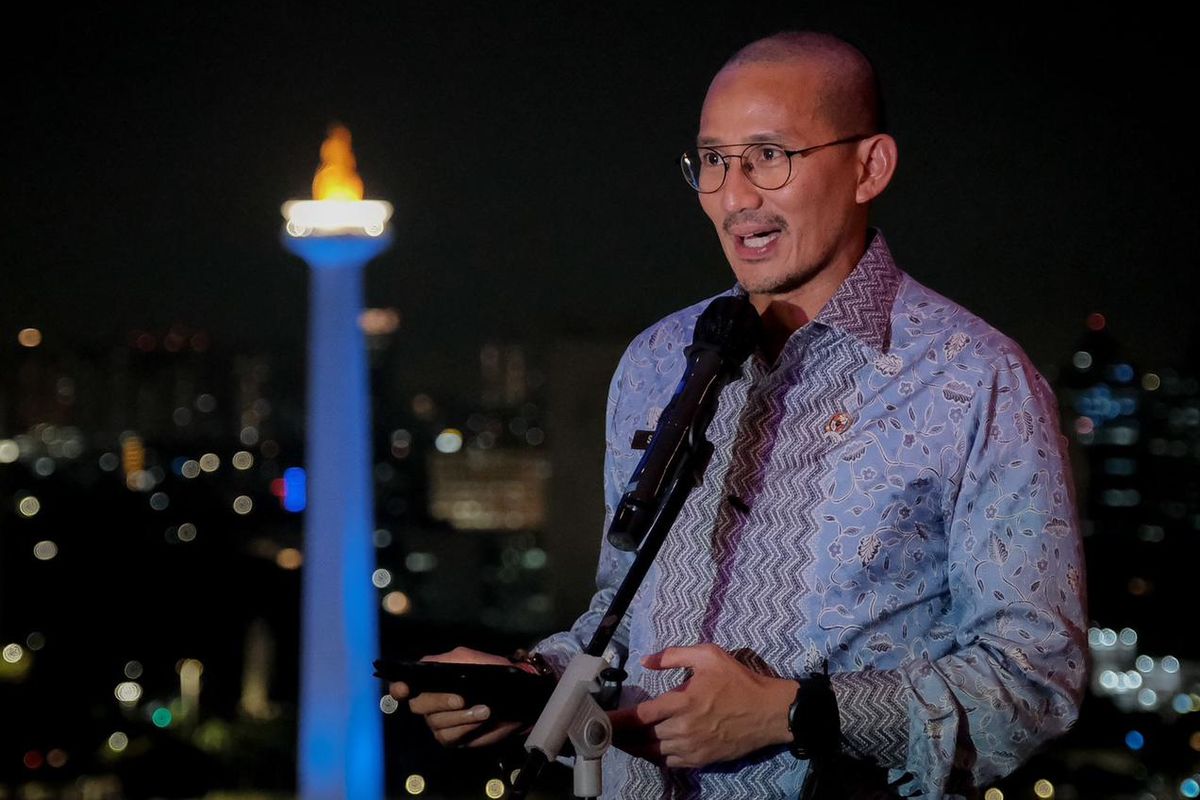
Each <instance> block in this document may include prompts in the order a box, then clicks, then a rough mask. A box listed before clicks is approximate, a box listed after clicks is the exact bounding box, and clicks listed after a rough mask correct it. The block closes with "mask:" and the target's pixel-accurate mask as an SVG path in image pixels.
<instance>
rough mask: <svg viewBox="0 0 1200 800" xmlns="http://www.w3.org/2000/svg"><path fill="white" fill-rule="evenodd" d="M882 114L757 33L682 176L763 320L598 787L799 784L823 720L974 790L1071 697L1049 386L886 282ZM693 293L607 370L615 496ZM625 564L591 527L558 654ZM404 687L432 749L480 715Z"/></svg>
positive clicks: (706, 114) (860, 69) (546, 653)
mask: <svg viewBox="0 0 1200 800" xmlns="http://www.w3.org/2000/svg"><path fill="white" fill-rule="evenodd" d="M882 125H883V120H882V113H881V103H880V101H879V96H878V91H877V84H876V81H875V76H874V71H873V69H872V67H871V65H870V63H869V62H868V61H867V59H866V58H865V57H864V56H863V55H862V54H861V53H860V52H859V51H858V50H856V49H855V48H853V47H851V46H850V45H848V44H846V43H845V42H842V41H840V40H838V39H836V38H834V37H832V36H828V35H823V34H814V33H788V34H780V35H777V36H773V37H770V38H768V39H764V40H761V41H758V42H755V43H753V44H751V45H749V46H748V47H746V48H744V49H743V50H742V51H741V52H739V53H738V54H737V55H735V56H734V57H733V59H731V60H730V61H729V63H727V64H726V65H725V67H724V68H722V70H721V71H720V72H719V73H718V74H717V76H716V78H715V79H714V80H713V82H712V85H711V86H710V88H709V91H708V94H707V96H706V97H705V100H704V106H703V109H702V112H701V117H700V130H699V136H698V139H697V147H696V148H695V149H693V150H691V151H689V152H688V153H687V154H685V156H684V158H683V162H682V163H683V167H684V173H685V177H686V178H687V179H688V181H689V183H691V184H692V186H693V188H695V189H696V190H697V191H698V192H699V193H700V194H699V197H700V204H701V206H702V207H703V209H704V211H705V213H706V214H707V215H708V217H709V218H710V219H711V220H712V222H713V225H714V226H715V228H716V231H717V235H718V237H719V238H720V241H721V245H722V247H723V248H724V251H725V255H726V258H727V259H728V260H729V263H730V265H731V266H732V268H733V271H734V274H735V275H736V277H737V282H738V286H737V288H735V291H739V292H745V293H747V294H748V295H749V298H750V300H751V302H752V303H753V305H754V306H755V308H756V309H757V310H758V311H759V313H760V314H761V316H762V319H763V323H764V331H765V339H764V341H763V343H762V344H761V346H760V348H759V352H757V353H756V354H755V355H752V356H751V357H750V358H749V359H748V360H747V361H746V363H745V365H744V366H743V368H742V371H741V374H740V376H738V377H737V378H735V379H734V380H733V381H732V382H731V383H730V384H729V385H728V386H727V387H726V388H725V389H724V390H723V392H722V394H721V397H720V404H719V408H718V410H717V413H716V416H715V418H714V420H713V423H712V425H711V427H710V428H709V431H708V436H709V439H710V440H711V441H712V442H713V444H714V447H715V452H714V455H713V458H712V461H711V463H710V464H709V466H708V469H707V472H706V473H705V476H704V480H703V482H702V484H701V485H700V486H698V487H697V488H696V490H695V491H694V492H693V493H692V495H691V496H690V497H689V499H688V502H687V503H686V504H685V506H684V508H683V511H682V513H681V515H680V518H679V520H678V521H677V523H676V524H675V526H674V528H673V529H672V532H671V534H670V536H669V537H668V538H667V540H666V543H665V545H664V547H663V549H662V552H661V553H660V554H659V557H658V559H657V562H656V564H655V567H654V568H653V569H652V570H651V572H650V574H649V576H648V577H647V581H646V583H645V585H644V586H643V587H642V590H641V591H640V592H639V594H638V596H637V597H636V598H635V600H634V603H633V605H632V607H631V608H630V612H629V614H628V615H627V617H626V619H625V621H624V623H623V625H622V627H621V629H620V631H619V633H618V637H617V640H618V643H619V644H620V646H621V647H622V648H623V649H624V650H625V651H627V660H626V664H625V668H626V669H627V671H628V672H629V680H628V682H627V683H626V687H625V691H624V693H623V695H622V703H621V706H622V707H621V708H620V709H619V710H617V711H615V712H613V714H612V719H613V723H614V728H615V731H616V737H617V738H616V742H617V745H618V747H620V748H621V751H616V752H614V753H612V754H610V756H609V757H608V758H607V759H606V774H605V785H606V791H607V793H609V794H611V795H613V796H621V797H632V798H642V797H658V796H672V797H693V796H704V797H710V796H711V797H734V796H738V797H784V796H795V795H796V793H797V791H798V790H799V789H800V787H801V786H802V784H803V782H804V780H805V778H806V775H808V773H809V768H810V767H809V765H810V761H808V760H806V759H804V758H798V757H797V753H796V750H797V745H802V748H801V749H807V750H811V749H814V748H818V747H820V745H821V742H822V741H825V742H828V741H834V742H837V741H839V739H838V737H839V734H840V742H841V750H842V752H843V753H845V754H847V755H849V756H851V757H853V758H856V759H862V760H863V761H865V762H869V763H870V764H873V765H876V766H877V767H879V768H881V769H886V770H887V772H888V777H887V778H886V779H882V780H879V781H878V783H879V784H882V783H885V782H891V783H893V784H895V785H898V786H899V787H900V791H901V792H902V793H903V794H915V793H917V792H922V793H923V795H924V796H925V797H941V796H946V795H959V794H975V793H976V792H977V791H978V788H979V787H981V786H983V785H986V784H987V783H988V782H990V781H992V780H995V779H996V778H998V777H1000V776H1002V775H1004V774H1006V773H1008V772H1010V771H1011V770H1012V769H1014V768H1015V767H1016V766H1017V765H1018V764H1019V763H1020V762H1021V761H1022V760H1023V759H1025V758H1026V757H1028V755H1029V754H1030V753H1031V752H1032V751H1033V750H1034V749H1035V748H1036V747H1037V746H1038V745H1039V744H1040V743H1042V742H1044V741H1045V740H1046V739H1048V738H1049V737H1051V736H1054V735H1057V734H1059V733H1061V732H1062V731H1063V730H1065V729H1066V728H1068V727H1069V726H1070V725H1071V724H1072V723H1073V722H1074V720H1075V718H1076V715H1077V712H1078V705H1079V702H1080V699H1081V693H1082V685H1083V682H1084V674H1085V660H1084V646H1083V645H1084V638H1083V630H1082V629H1083V616H1084V615H1083V601H1082V576H1081V570H1082V567H1081V563H1082V560H1081V553H1080V543H1079V538H1078V533H1077V523H1076V517H1075V512H1074V509H1073V491H1072V486H1071V481H1070V475H1069V473H1068V470H1067V464H1066V460H1065V457H1064V450H1065V444H1064V442H1063V441H1062V437H1061V436H1060V434H1059V432H1058V428H1057V414H1056V411H1055V402H1054V398H1053V396H1052V394H1051V392H1050V390H1049V388H1048V387H1047V386H1046V384H1045V382H1044V381H1043V380H1042V378H1041V376H1039V375H1038V374H1037V372H1036V371H1035V370H1034V368H1033V367H1032V366H1031V365H1030V364H1029V361H1028V359H1027V358H1026V357H1025V356H1024V354H1023V353H1022V352H1021V350H1020V349H1019V348H1018V347H1017V346H1016V345H1015V344H1014V343H1013V342H1012V341H1011V340H1009V339H1008V338H1006V337H1005V336H1003V335H1002V334H1000V333H999V332H997V331H996V330H994V329H993V328H991V327H990V326H988V325H987V324H986V323H984V322H983V321H981V320H980V319H978V318H977V317H974V316H973V315H971V314H970V313H969V312H967V311H965V310H964V309H962V308H960V307H958V306H957V305H955V304H954V303H952V302H951V301H949V300H946V299H945V298H942V297H940V296H938V295H937V294H934V293H933V292H931V291H929V290H928V289H926V288H924V287H923V286H921V285H919V284H918V283H916V282H915V281H914V280H912V279H911V278H910V277H908V276H907V275H905V274H904V273H902V272H901V271H900V270H899V269H898V268H897V267H896V266H895V264H894V262H893V260H892V257H891V254H890V252H889V250H888V247H887V245H886V243H885V242H884V240H883V237H882V235H881V234H880V233H878V232H877V231H873V230H871V229H870V228H869V227H868V225H867V211H868V208H869V205H870V203H871V201H872V200H874V198H876V197H877V196H878V195H879V194H880V193H881V192H882V191H883V190H884V189H885V188H886V186H887V185H888V183H889V181H890V180H891V177H892V174H893V172H894V170H895V166H896V158H897V154H896V144H895V142H894V140H893V139H892V138H891V137H890V136H888V135H887V134H886V133H884V132H883V128H882ZM704 305H705V303H700V304H697V305H695V306H693V307H691V308H688V309H685V310H683V311H681V312H678V313H676V314H673V315H671V316H669V317H667V318H666V319H664V320H662V321H661V322H659V323H658V324H656V325H654V326H652V327H651V328H649V329H648V330H647V331H645V332H644V333H643V334H641V335H640V336H638V337H637V338H636V339H635V340H634V341H633V343H632V344H631V345H630V347H629V349H628V350H627V351H626V353H625V356H624V358H623V359H622V361H621V363H620V365H619V366H618V368H617V371H616V374H615V375H614V378H613V382H612V386H611V390H610V395H609V416H608V447H607V458H606V465H605V490H606V502H607V507H608V511H609V516H610V517H611V513H612V509H613V508H614V507H615V505H616V503H617V501H618V499H619V498H620V495H621V493H622V491H623V489H624V486H625V483H626V481H627V480H628V477H629V475H630V473H631V472H632V470H633V468H634V467H635V465H636V464H637V461H638V458H639V456H640V453H639V452H638V451H637V450H635V449H633V447H632V446H631V442H632V440H633V438H634V434H635V433H636V432H637V431H638V430H649V429H653V427H654V425H655V423H656V421H657V417H658V414H659V413H660V412H661V409H662V408H663V407H664V406H665V405H666V404H667V403H668V402H669V400H670V397H671V393H672V391H673V389H674V387H675V385H676V383H677V381H678V380H679V377H680V375H681V374H682V370H683V366H684V359H683V356H682V350H683V348H684V347H685V346H686V345H687V343H688V342H689V341H690V339H691V331H692V328H693V326H694V324H695V321H696V319H697V317H698V315H699V313H700V311H701V310H702V309H703V307H704ZM630 561H631V555H630V554H626V553H621V552H618V551H616V550H615V549H613V548H612V547H610V546H609V545H608V543H607V542H605V543H604V544H603V549H602V553H601V556H600V565H599V571H598V579H597V583H598V586H599V587H600V589H599V592H598V593H597V594H596V596H595V598H594V599H593V602H592V604H591V607H590V609H589V610H588V611H587V612H586V613H585V614H583V616H581V617H580V618H579V620H578V621H577V622H576V623H575V625H574V626H573V627H572V629H571V630H570V631H568V632H564V633H561V634H557V635H555V636H552V637H550V638H549V639H547V640H545V641H543V642H542V643H540V644H539V645H537V647H536V648H535V650H536V651H537V652H538V653H539V654H540V656H541V657H542V658H543V659H544V661H545V662H546V663H547V664H548V665H549V666H550V668H551V669H553V670H554V671H555V672H561V670H562V669H563V668H564V667H565V665H566V663H567V662H568V661H569V660H570V657H571V656H572V655H573V654H574V653H576V652H578V651H579V650H580V648H581V647H582V644H583V643H584V642H586V640H587V638H588V637H590V635H591V634H592V632H593V631H594V629H595V627H596V624H597V623H598V622H599V617H600V615H601V614H602V613H603V611H604V610H605V608H606V607H607V605H608V601H609V599H610V598H611V596H612V593H613V591H614V590H615V587H616V586H617V584H618V583H619V581H620V579H621V577H622V575H623V574H624V571H625V569H626V568H627V566H628V564H629V563H630ZM438 658H442V659H444V660H479V661H491V662H494V663H504V662H505V660H504V659H499V658H497V657H495V656H488V655H486V654H480V653H476V652H474V651H468V650H464V649H459V650H456V651H453V652H452V653H449V654H444V655H443V656H440V657H438ZM825 671H827V672H828V676H829V677H828V682H827V683H824V684H823V683H822V682H821V680H820V679H818V678H813V677H810V676H813V675H814V673H823V672H825ZM797 679H803V681H802V682H800V683H798V681H797ZM798 687H799V688H798ZM830 687H831V690H832V697H833V698H834V699H835V700H836V713H835V714H834V716H833V718H832V720H831V719H829V718H827V717H823V716H822V715H823V713H827V712H828V711H829V709H830V708H832V706H828V705H826V704H825V699H826V697H827V695H828V693H829V692H830ZM393 690H394V693H395V694H396V695H397V696H399V697H403V696H405V694H406V690H405V687H403V686H402V685H396V686H394V689H393ZM410 707H411V708H412V710H413V711H414V712H416V713H420V714H424V715H426V718H427V721H428V722H429V724H430V727H431V728H432V729H433V730H434V732H435V735H436V736H437V737H438V739H439V740H440V741H442V742H443V743H447V744H449V743H455V742H460V741H463V740H465V739H470V737H472V736H475V735H476V734H479V733H481V729H479V727H478V726H479V725H480V722H481V720H484V719H486V716H487V709H462V708H461V698H457V697H454V696H450V695H428V694H427V695H422V696H418V697H415V698H413V699H412V701H411V703H410ZM493 724H494V723H493ZM515 728H516V725H515V724H513V723H504V724H499V725H495V727H493V728H490V729H486V728H485V729H482V735H479V736H478V738H475V739H473V740H472V743H473V744H486V743H490V742H493V741H496V740H498V739H500V738H502V737H503V736H505V735H508V734H510V733H512V732H513V731H514V730H515ZM839 728H840V732H839ZM800 755H805V753H800ZM866 774H867V772H866V771H862V772H861V773H860V776H863V775H866Z"/></svg>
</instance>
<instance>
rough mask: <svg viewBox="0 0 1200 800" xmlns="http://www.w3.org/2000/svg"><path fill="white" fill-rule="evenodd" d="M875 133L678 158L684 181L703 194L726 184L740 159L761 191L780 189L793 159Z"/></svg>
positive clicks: (700, 151)
mask: <svg viewBox="0 0 1200 800" xmlns="http://www.w3.org/2000/svg"><path fill="white" fill-rule="evenodd" d="M873 135H874V134H870V133H860V134H856V135H854V136H847V137H845V138H844V139H836V140H834V141H832V142H825V143H824V144H814V145H813V146H812V147H802V148H800V149H799V150H787V149H785V148H784V147H783V145H778V144H773V143H771V142H754V143H753V144H723V145H720V147H722V148H729V147H741V148H743V149H742V152H741V153H722V152H721V151H720V150H718V149H717V148H715V147H693V148H692V149H690V150H685V151H684V153H683V155H682V156H680V157H679V167H680V169H682V170H683V179H684V180H685V181H687V182H688V186H691V187H692V188H693V189H695V190H696V191H697V192H699V193H700V194H712V193H713V192H715V191H717V190H718V189H720V188H721V187H722V186H724V185H725V176H726V175H727V174H729V159H731V158H740V159H741V161H742V171H743V172H744V173H746V178H747V179H748V180H749V181H750V182H751V183H753V184H754V185H755V186H757V187H758V188H760V189H767V190H770V189H778V188H780V187H781V186H783V185H784V184H785V183H787V182H788V179H789V178H791V177H792V156H800V157H801V158H804V157H805V156H807V155H808V154H809V153H815V152H816V151H817V150H821V149H824V148H826V147H833V146H834V145H839V144H850V143H851V142H861V141H862V140H863V139H866V138H867V137H869V136H873Z"/></svg>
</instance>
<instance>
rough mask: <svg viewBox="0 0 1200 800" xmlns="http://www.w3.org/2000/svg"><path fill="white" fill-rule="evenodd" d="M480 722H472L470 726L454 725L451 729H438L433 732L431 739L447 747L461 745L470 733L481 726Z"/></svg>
mask: <svg viewBox="0 0 1200 800" xmlns="http://www.w3.org/2000/svg"><path fill="white" fill-rule="evenodd" d="M482 724H483V723H482V722H472V723H471V724H470V725H455V726H454V727H452V728H439V729H438V730H435V731H434V732H433V738H435V739H437V740H438V743H439V744H443V745H445V746H447V747H449V746H451V745H456V744H461V743H462V741H463V739H465V738H466V737H467V736H468V735H469V734H470V733H471V732H472V731H474V730H475V729H476V728H478V727H479V726H480V725H482Z"/></svg>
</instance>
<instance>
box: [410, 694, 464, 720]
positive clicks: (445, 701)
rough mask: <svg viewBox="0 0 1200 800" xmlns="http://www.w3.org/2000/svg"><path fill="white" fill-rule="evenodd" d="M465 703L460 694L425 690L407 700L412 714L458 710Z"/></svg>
mask: <svg viewBox="0 0 1200 800" xmlns="http://www.w3.org/2000/svg"><path fill="white" fill-rule="evenodd" d="M464 705H466V702H465V701H464V700H463V699H462V695H457V694H446V693H444V692H425V693H423V694H419V695H417V696H416V697H414V698H413V699H412V700H409V701H408V708H409V710H410V711H412V712H413V713H414V714H421V715H422V716H424V715H426V714H432V713H434V712H436V711H458V710H460V709H462V707H463V706H464Z"/></svg>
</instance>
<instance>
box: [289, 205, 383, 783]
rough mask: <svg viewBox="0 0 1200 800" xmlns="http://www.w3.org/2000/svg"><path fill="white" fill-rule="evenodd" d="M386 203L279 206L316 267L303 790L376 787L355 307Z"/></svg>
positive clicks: (374, 635) (372, 611) (366, 430)
mask: <svg viewBox="0 0 1200 800" xmlns="http://www.w3.org/2000/svg"><path fill="white" fill-rule="evenodd" d="M372 202H375V203H376V204H377V205H379V206H382V207H385V208H386V212H385V214H384V216H383V221H382V222H381V223H378V224H374V225H369V226H357V225H356V224H348V223H347V217H346V215H345V214H342V215H341V216H339V215H338V214H337V213H334V212H338V211H339V209H341V210H343V211H350V210H354V208H353V207H355V206H357V207H359V208H358V209H357V210H359V211H361V206H364V205H366V204H367V203H372ZM297 207H299V208H297ZM314 209H315V210H314ZM306 210H307V212H309V213H317V212H319V213H318V214H317V215H318V217H320V216H321V214H328V213H333V219H334V222H333V223H329V224H324V225H323V224H322V223H320V222H319V221H318V222H316V223H314V222H313V220H312V219H307V218H306V217H305V216H304V213H303V212H305V211H306ZM390 211H391V207H390V206H387V204H386V203H377V201H358V202H357V203H350V202H345V201H329V200H322V201H301V202H295V203H289V204H287V205H286V206H285V207H284V213H285V215H286V216H287V217H288V226H287V231H286V232H285V234H284V237H283V241H284V246H285V247H286V248H287V249H288V250H289V251H291V252H292V253H295V254H296V255H298V256H300V257H301V258H303V259H304V260H305V261H306V262H308V265H309V266H310V267H311V270H310V276H311V282H310V288H309V328H308V354H309V361H308V413H307V417H308V428H307V444H306V451H305V460H306V466H307V470H308V480H307V492H308V506H307V509H306V511H305V518H304V568H303V593H304V608H303V614H304V616H303V638H302V641H301V672H300V746H299V754H298V756H299V764H298V770H299V776H298V779H299V789H300V796H301V797H302V798H304V800H334V799H335V798H337V800H344V799H349V800H380V798H382V797H383V728H382V721H381V715H380V710H379V697H380V683H379V681H378V679H376V678H373V677H372V675H371V673H372V667H371V662H372V661H373V660H374V659H375V658H377V657H378V652H377V651H378V603H377V598H376V592H375V589H374V587H373V586H372V584H371V573H372V572H373V570H374V569H375V550H374V547H373V546H372V542H371V532H372V530H373V529H374V524H373V523H374V520H373V514H374V502H373V499H372V491H371V478H370V474H371V470H370V457H371V452H370V407H369V405H368V391H367V389H368V387H367V366H366V360H365V359H366V354H365V347H364V341H363V334H362V331H361V330H360V328H359V324H358V318H359V314H360V312H361V311H362V304H363V286H362V276H363V267H364V266H365V265H366V264H367V262H368V261H370V260H371V259H372V258H374V257H375V256H377V255H379V254H380V253H382V252H383V251H384V250H385V249H386V248H387V246H388V244H389V242H390V236H389V234H388V232H387V230H386V228H385V227H384V225H385V224H386V220H387V215H389V214H390ZM351 216H353V215H351ZM339 220H340V221H339ZM372 234H374V235H372Z"/></svg>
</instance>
